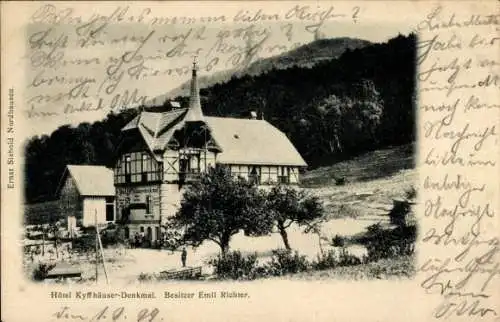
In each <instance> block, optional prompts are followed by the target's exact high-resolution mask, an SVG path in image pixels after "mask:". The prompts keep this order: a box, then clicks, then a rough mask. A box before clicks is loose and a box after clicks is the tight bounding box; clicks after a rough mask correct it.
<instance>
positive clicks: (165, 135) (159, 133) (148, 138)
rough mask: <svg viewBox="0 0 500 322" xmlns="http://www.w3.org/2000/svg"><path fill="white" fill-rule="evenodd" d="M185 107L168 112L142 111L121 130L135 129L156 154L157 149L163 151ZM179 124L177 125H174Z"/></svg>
mask: <svg viewBox="0 0 500 322" xmlns="http://www.w3.org/2000/svg"><path fill="white" fill-rule="evenodd" d="M186 111H187V109H185V108H183V109H176V110H173V111H169V112H163V113H153V112H142V113H141V114H139V115H137V116H136V117H135V118H134V119H133V120H132V121H130V122H129V123H128V124H127V125H125V126H124V127H123V128H122V131H128V130H132V129H137V130H138V131H139V132H140V133H141V136H142V138H143V139H144V141H145V142H146V144H147V146H148V147H149V149H150V151H151V152H152V153H153V154H154V155H155V156H157V153H156V152H157V151H163V150H164V149H165V147H166V145H167V143H168V141H169V140H170V138H171V137H172V134H173V132H174V129H177V128H178V127H179V126H181V125H182V124H179V123H182V122H180V121H182V118H181V116H184V115H185V114H186ZM176 125H179V126H176Z"/></svg>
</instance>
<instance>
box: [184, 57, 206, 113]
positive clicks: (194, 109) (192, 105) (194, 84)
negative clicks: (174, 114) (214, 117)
mask: <svg viewBox="0 0 500 322" xmlns="http://www.w3.org/2000/svg"><path fill="white" fill-rule="evenodd" d="M197 57H198V56H193V76H192V77H191V93H190V97H189V109H188V112H187V114H186V116H185V118H184V120H185V121H187V122H197V121H203V111H202V110H201V102H200V89H199V88H198V79H197V76H196V70H197V66H196V63H197V61H196V60H197Z"/></svg>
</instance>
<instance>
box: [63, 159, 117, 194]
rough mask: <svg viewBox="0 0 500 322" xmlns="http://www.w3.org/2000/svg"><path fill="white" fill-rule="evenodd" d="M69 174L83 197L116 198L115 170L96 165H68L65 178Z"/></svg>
mask: <svg viewBox="0 0 500 322" xmlns="http://www.w3.org/2000/svg"><path fill="white" fill-rule="evenodd" d="M66 174H69V175H70V176H71V177H72V178H73V180H74V181H75V184H76V187H77V189H78V192H79V193H80V195H82V196H114V195H115V186H114V182H113V170H111V169H108V168H106V167H104V166H96V165H68V166H67V168H66V171H65V174H64V175H63V178H65V177H66Z"/></svg>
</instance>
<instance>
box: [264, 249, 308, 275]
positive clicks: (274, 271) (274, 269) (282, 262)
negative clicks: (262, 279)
mask: <svg viewBox="0 0 500 322" xmlns="http://www.w3.org/2000/svg"><path fill="white" fill-rule="evenodd" d="M266 268H267V270H268V274H269V275H274V276H281V275H285V274H295V273H298V272H304V271H307V270H309V269H310V268H311V264H310V263H309V262H308V261H307V258H306V256H304V255H299V252H297V251H295V252H294V253H293V252H292V251H291V250H287V249H277V250H273V256H272V258H271V262H270V263H269V264H267V266H266Z"/></svg>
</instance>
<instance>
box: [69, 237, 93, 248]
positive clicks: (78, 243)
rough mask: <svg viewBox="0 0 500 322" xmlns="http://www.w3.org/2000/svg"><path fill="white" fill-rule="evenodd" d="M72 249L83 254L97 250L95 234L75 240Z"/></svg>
mask: <svg viewBox="0 0 500 322" xmlns="http://www.w3.org/2000/svg"><path fill="white" fill-rule="evenodd" d="M71 248H72V249H73V250H76V251H82V252H88V251H93V250H95V233H94V234H86V235H82V236H80V237H77V238H75V239H73V240H72V245H71Z"/></svg>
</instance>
